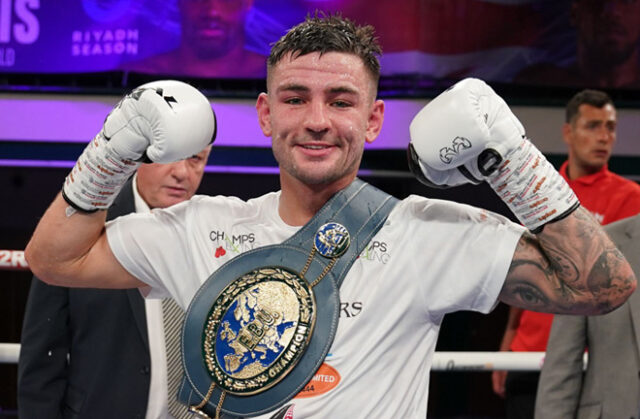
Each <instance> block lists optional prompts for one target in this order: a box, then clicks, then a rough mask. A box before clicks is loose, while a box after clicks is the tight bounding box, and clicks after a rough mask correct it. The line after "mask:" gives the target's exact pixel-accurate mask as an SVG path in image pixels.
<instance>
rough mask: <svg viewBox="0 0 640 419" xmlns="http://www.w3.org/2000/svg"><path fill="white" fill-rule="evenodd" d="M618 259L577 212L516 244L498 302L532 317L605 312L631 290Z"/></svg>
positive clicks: (588, 218)
mask: <svg viewBox="0 0 640 419" xmlns="http://www.w3.org/2000/svg"><path fill="white" fill-rule="evenodd" d="M633 286H634V276H633V273H632V272H631V270H630V268H629V265H628V264H627V263H626V261H625V259H624V256H623V255H622V253H620V251H619V250H618V249H617V248H616V247H615V246H614V245H613V243H612V242H611V241H610V240H609V238H608V236H607V235H606V233H604V231H603V230H602V229H601V227H600V226H599V225H598V224H597V222H596V221H595V220H594V219H593V217H591V215H590V214H589V213H588V212H587V211H586V210H584V209H578V210H577V211H575V212H574V213H573V214H572V215H570V216H569V217H567V218H566V219H565V220H563V221H561V222H557V223H552V224H549V225H547V226H545V230H544V231H543V233H541V234H539V235H538V236H537V237H536V236H533V235H532V234H530V233H528V232H526V233H525V234H523V236H522V238H521V239H520V241H519V243H518V246H517V248H516V251H515V253H514V259H513V262H512V264H511V267H510V268H509V272H508V274H507V281H506V282H505V285H504V287H503V290H502V293H501V299H502V300H503V301H505V302H507V303H509V304H512V305H516V306H519V307H523V308H527V309H530V310H536V311H550V312H558V313H589V312H592V311H594V309H595V311H609V310H611V308H613V307H615V306H617V305H619V304H620V303H621V302H622V301H624V299H625V298H626V296H628V295H629V293H630V292H631V291H632V290H633Z"/></svg>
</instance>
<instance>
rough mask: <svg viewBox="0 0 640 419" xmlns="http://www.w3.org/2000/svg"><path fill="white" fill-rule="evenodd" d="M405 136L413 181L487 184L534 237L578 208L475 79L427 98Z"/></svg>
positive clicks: (510, 115) (506, 113)
mask: <svg viewBox="0 0 640 419" xmlns="http://www.w3.org/2000/svg"><path fill="white" fill-rule="evenodd" d="M410 133H411V143H410V144H409V166H410V167H411V168H412V171H413V172H414V173H416V172H418V174H417V177H418V179H420V180H421V181H423V182H424V183H426V184H429V185H431V186H434V185H435V186H440V187H447V186H456V185H460V184H463V183H467V182H470V183H479V182H481V181H483V180H486V181H487V182H488V183H489V185H490V186H491V187H492V188H493V190H494V191H496V193H497V194H498V196H500V198H501V199H502V200H503V201H504V202H505V203H506V204H507V206H508V207H509V208H510V209H511V211H512V212H513V213H514V214H515V215H516V217H518V219H519V220H520V221H521V222H522V223H523V224H524V225H525V226H526V227H528V228H529V229H530V230H532V231H534V232H537V231H539V230H540V229H542V227H543V226H544V225H545V224H546V223H548V222H552V221H555V220H558V219H561V218H563V217H565V216H566V215H568V214H570V213H571V212H573V211H574V210H575V209H576V208H577V207H578V206H579V205H580V203H579V201H578V199H577V198H576V196H575V194H574V193H573V191H572V190H571V188H570V187H569V185H568V184H567V182H565V180H564V179H563V178H562V176H560V175H559V174H558V172H556V170H555V169H554V168H553V166H552V165H551V164H550V163H549V162H548V161H547V159H546V158H545V157H544V155H543V154H542V153H541V152H540V150H538V149H537V148H536V147H535V146H534V145H533V144H532V143H531V142H530V141H529V140H528V139H526V138H525V135H524V128H523V126H522V124H521V123H520V121H518V119H517V118H516V117H515V115H513V113H512V112H511V110H510V109H509V107H508V106H507V104H506V103H505V101H504V100H503V99H502V98H501V97H500V96H498V95H497V94H496V93H495V92H494V91H493V89H491V87H489V86H488V85H487V84H486V83H484V82H483V81H481V80H478V79H465V80H462V81H461V82H459V83H457V84H455V85H454V86H453V87H452V88H450V89H449V90H446V91H445V92H443V93H442V94H440V95H439V96H438V97H436V98H435V99H433V100H432V101H431V102H429V104H427V106H425V107H424V108H423V109H422V110H421V111H420V112H419V113H418V115H416V117H415V118H414V119H413V121H412V122H411V126H410Z"/></svg>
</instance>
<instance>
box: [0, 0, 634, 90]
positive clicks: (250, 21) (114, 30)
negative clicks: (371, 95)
mask: <svg viewBox="0 0 640 419" xmlns="http://www.w3.org/2000/svg"><path fill="white" fill-rule="evenodd" d="M576 3H577V2H575V1H574V0H561V1H558V0H403V1H398V0H376V1H371V0H55V1H53V0H0V72H9V73H42V74H48V73H87V72H106V71H131V72H140V73H144V74H154V75H168V76H191V77H204V78H208V77H211V78H215V77H222V78H227V77H230V78H261V77H264V75H265V62H266V57H267V55H268V53H269V48H270V46H271V44H272V43H273V42H275V41H277V40H278V39H279V38H280V37H281V36H282V35H283V34H284V33H285V32H286V30H287V29H288V28H290V27H291V26H292V25H294V24H296V23H299V22H300V21H301V20H303V19H304V17H305V16H306V15H308V14H313V13H315V12H316V11H321V12H326V13H329V12H340V13H341V14H342V15H343V16H346V17H349V18H351V19H352V20H354V21H356V22H357V23H360V24H371V25H373V26H374V27H375V28H376V33H377V35H378V38H379V42H380V44H381V45H382V48H383V52H384V54H383V56H382V58H381V64H382V75H383V76H388V77H394V76H400V77H406V76H414V77H418V78H420V80H423V81H424V80H426V81H427V82H428V81H429V80H434V81H438V80H457V79H460V78H463V77H468V76H474V77H480V78H483V79H485V80H487V81H494V82H505V83H512V82H516V83H519V82H522V83H525V84H526V83H530V82H531V83H537V82H541V83H543V84H544V83H548V84H554V83H555V84H564V85H569V84H571V83H572V81H574V82H575V81H576V80H577V81H580V82H586V81H587V80H588V79H586V76H584V75H582V74H581V71H582V69H581V65H582V66H585V65H586V64H585V63H588V58H589V57H586V58H585V57H581V56H580V51H583V50H584V51H587V50H588V51H592V53H594V54H595V53H597V54H599V56H600V57H607V59H601V60H594V61H595V62H596V63H598V62H600V63H607V65H610V64H611V63H614V62H619V63H622V64H624V63H625V60H627V62H630V64H628V65H627V67H629V69H628V73H629V75H630V77H626V78H625V75H624V74H623V75H620V77H619V80H615V79H611V80H609V81H604V82H602V83H601V84H605V85H606V84H607V83H609V85H610V86H612V87H621V86H622V87H624V85H627V86H631V87H633V86H635V85H637V80H636V78H637V77H638V75H639V74H640V71H637V70H638V67H637V59H638V55H637V54H638V53H637V45H638V38H640V30H637V29H636V30H634V29H633V28H635V27H637V25H633V26H632V25H627V24H626V23H625V21H624V18H625V17H626V18H627V20H630V21H631V22H632V23H633V22H634V20H633V19H637V16H638V15H637V14H634V13H636V12H638V13H640V8H639V9H638V10H637V11H635V10H627V8H630V7H636V8H638V6H637V5H635V3H638V4H640V2H609V1H608V0H593V1H590V2H587V3H585V4H586V5H582V6H581V7H580V8H578V9H576V7H575V4H576ZM609 3H611V4H612V5H610V4H609ZM627 3H633V4H634V5H631V6H629V5H628V4H627ZM616 8H618V9H616ZM621 8H625V9H624V10H622V9H621ZM595 18H598V20H594V19H595ZM590 19H591V20H593V21H594V22H598V25H596V26H597V29H598V30H599V31H600V32H599V35H598V37H597V38H599V39H600V41H597V39H596V40H593V41H590V38H589V22H590ZM597 42H600V44H602V45H600V46H599V44H598V43H597ZM587 47H588V48H587ZM599 48H600V49H599ZM593 51H595V52H593ZM634 59H635V62H632V61H633V60H634ZM594 65H595V64H593V63H590V64H589V65H588V66H586V67H587V68H589V69H590V71H591V72H593V71H594ZM596 70H597V69H596ZM634 70H636V71H635V72H634ZM606 71H608V69H605V68H603V69H602V72H606ZM616 77H617V76H616ZM595 84H598V83H595Z"/></svg>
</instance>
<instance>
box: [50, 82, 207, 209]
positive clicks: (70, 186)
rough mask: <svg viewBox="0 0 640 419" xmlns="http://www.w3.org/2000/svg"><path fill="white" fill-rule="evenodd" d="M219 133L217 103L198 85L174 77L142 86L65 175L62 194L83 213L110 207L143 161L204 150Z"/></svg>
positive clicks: (120, 105) (109, 118) (117, 108)
mask: <svg viewBox="0 0 640 419" xmlns="http://www.w3.org/2000/svg"><path fill="white" fill-rule="evenodd" d="M215 132H216V120H215V115H214V113H213V110H212V108H211V105H210V104H209V101H208V100H207V98H206V97H205V96H204V95H203V94H202V93H200V92H199V91H198V90H197V89H195V88H194V87H192V86H189V85H188V84H186V83H182V82H179V81H174V80H164V81H157V82H153V83H148V84H145V85H142V86H140V87H138V88H137V89H135V90H133V91H132V92H131V93H129V94H128V95H126V96H125V97H124V98H123V99H122V100H121V101H120V102H119V103H118V104H117V105H116V106H115V107H114V108H113V110H112V111H111V112H110V113H109V115H108V116H107V118H106V120H105V122H104V125H103V127H102V130H101V131H100V132H99V133H98V135H96V137H95V138H94V139H93V140H92V141H91V142H90V143H89V145H88V146H87V148H86V149H85V150H84V152H83V153H82V154H81V155H80V157H79V158H78V161H77V162H76V165H75V166H74V168H73V170H72V171H71V173H70V174H69V175H68V176H67V178H66V179H65V183H64V185H63V187H62V195H63V197H64V199H65V200H66V201H67V203H69V204H70V205H71V206H72V207H74V208H75V209H77V210H80V211H84V212H93V211H96V210H99V209H106V208H108V207H109V206H110V205H111V203H112V202H113V200H114V199H115V197H116V196H117V194H118V192H119V191H120V189H121V188H122V185H123V184H124V183H125V182H126V181H127V179H128V178H129V177H130V176H131V175H132V174H133V172H135V170H136V169H137V167H138V166H139V165H140V163H141V162H156V163H170V162H174V161H178V160H182V159H185V158H187V157H190V156H193V155H195V154H198V153H199V152H200V151H202V150H203V149H204V148H205V147H206V146H207V145H209V144H210V143H211V142H213V139H214V137H215Z"/></svg>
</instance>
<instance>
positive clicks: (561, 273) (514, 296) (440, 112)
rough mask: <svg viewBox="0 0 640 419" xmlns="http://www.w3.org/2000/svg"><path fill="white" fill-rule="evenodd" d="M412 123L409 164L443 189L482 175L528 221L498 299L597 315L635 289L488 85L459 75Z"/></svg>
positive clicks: (617, 256)
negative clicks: (453, 84) (459, 78)
mask: <svg viewBox="0 0 640 419" xmlns="http://www.w3.org/2000/svg"><path fill="white" fill-rule="evenodd" d="M410 131H411V145H410V153H409V156H410V163H411V164H410V166H411V167H412V170H414V172H418V173H417V175H418V178H419V179H420V180H422V181H423V182H425V183H427V184H430V185H436V186H445V187H446V186H455V185H459V184H462V183H479V182H481V181H486V182H487V183H489V185H490V186H491V187H492V188H493V189H494V190H495V192H496V193H497V194H498V196H500V198H501V199H502V200H503V201H504V202H505V203H506V204H507V206H508V207H509V208H510V209H511V210H512V212H513V213H514V214H515V215H516V217H518V219H519V220H520V221H521V222H522V224H524V225H525V226H526V227H527V228H528V229H529V231H526V232H525V233H524V234H523V235H522V237H521V238H520V240H519V242H518V244H517V247H516V250H515V252H514V255H513V259H512V263H511V266H510V268H509V271H508V274H507V277H506V280H505V283H504V285H503V288H502V291H501V293H500V296H499V298H500V299H501V300H502V301H503V302H505V303H507V304H510V305H513V306H517V307H521V308H525V309H528V310H533V311H544V312H551V313H565V314H586V315H589V314H601V313H606V312H609V311H611V310H613V309H615V308H616V307H618V306H620V305H621V304H622V303H624V302H625V301H626V299H627V298H628V297H629V296H630V295H631V293H632V292H633V291H634V289H635V287H636V279H635V276H634V274H633V271H632V270H631V267H630V266H629V264H628V262H627V261H626V260H625V258H624V256H623V255H622V254H621V253H620V251H618V249H617V248H616V247H615V245H614V244H613V243H612V242H611V240H610V239H609V237H608V236H607V235H606V233H605V232H604V230H603V229H602V227H601V226H600V225H599V224H598V222H597V221H595V219H593V217H591V215H590V214H589V213H588V212H587V211H586V210H584V209H583V208H581V207H580V206H579V201H578V199H577V198H576V197H575V194H574V193H573V191H572V190H571V189H570V188H569V186H568V184H567V183H566V182H565V181H564V179H563V178H562V177H561V176H560V175H559V174H558V173H557V171H555V169H554V168H553V167H552V166H551V164H550V163H549V162H548V161H547V160H546V158H545V157H544V156H543V155H542V153H541V152H540V151H539V150H538V149H537V148H536V147H535V146H534V145H533V144H532V143H531V142H530V141H528V140H527V139H526V137H525V132H524V128H523V127H522V124H520V122H519V121H518V120H517V118H516V117H515V115H513V113H512V112H511V110H510V109H509V107H508V106H507V104H506V103H505V102H504V100H502V98H500V96H498V95H497V94H496V93H495V92H494V91H493V89H491V88H490V87H489V86H488V85H486V83H484V82H482V81H481V80H477V79H465V80H463V81H461V82H459V83H457V84H456V85H455V86H453V87H452V88H451V89H448V90H447V91H445V92H444V93H442V94H440V95H439V96H438V97H436V98H435V99H433V100H432V101H431V102H430V103H429V104H428V105H427V106H425V108H423V109H422V110H421V111H420V112H419V113H418V115H417V116H416V117H415V118H414V120H413V121H412V123H411V127H410Z"/></svg>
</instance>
